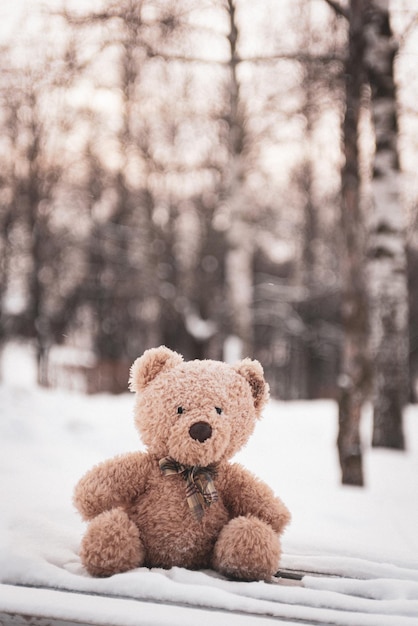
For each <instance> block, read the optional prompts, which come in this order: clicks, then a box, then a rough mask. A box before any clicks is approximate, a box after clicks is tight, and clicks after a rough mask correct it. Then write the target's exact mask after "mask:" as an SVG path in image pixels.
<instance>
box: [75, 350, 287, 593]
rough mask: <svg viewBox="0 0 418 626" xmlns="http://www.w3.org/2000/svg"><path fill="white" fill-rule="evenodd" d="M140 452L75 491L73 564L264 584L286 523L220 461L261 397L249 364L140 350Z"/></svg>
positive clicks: (255, 366)
mask: <svg viewBox="0 0 418 626" xmlns="http://www.w3.org/2000/svg"><path fill="white" fill-rule="evenodd" d="M129 385H130V389H131V390H132V391H134V392H135V393H136V399H135V409H134V417H135V425H136V427H137V429H138V430H139V433H140V436H141V438H142V441H143V443H144V444H145V446H146V451H145V452H139V451H138V452H133V453H127V454H123V455H119V456H117V457H115V458H113V459H110V460H106V461H104V462H102V463H100V464H99V465H96V466H95V467H93V469H91V470H90V471H89V472H87V474H86V475H85V476H84V477H82V478H81V480H80V481H79V482H78V484H77V485H76V488H75V492H74V504H75V506H76V508H77V509H78V511H79V512H80V513H81V516H82V517H83V519H84V520H86V521H88V522H89V525H88V527H87V530H86V533H85V535H84V537H83V539H82V542H81V548H80V558H81V561H82V563H83V565H84V567H85V568H86V570H87V571H88V572H89V573H90V574H91V575H93V576H111V575H113V574H115V573H120V572H124V571H127V570H130V569H133V568H137V567H141V566H143V567H148V568H164V569H169V568H171V567H174V566H177V567H184V568H188V569H213V570H216V571H217V572H219V573H220V574H221V575H224V576H226V577H229V578H233V579H235V580H245V581H254V580H269V579H270V578H271V576H272V575H273V574H274V573H275V572H276V571H277V568H278V564H279V560H280V554H281V547H280V534H281V533H282V531H283V529H284V528H285V526H286V525H287V524H288V522H289V520H290V513H289V511H288V509H287V508H286V506H285V505H284V504H283V502H282V501H281V500H280V499H279V498H278V497H276V496H275V495H274V493H273V491H272V490H271V489H270V487H268V486H267V485H266V484H265V483H263V482H261V481H260V480H259V479H258V478H256V477H255V476H253V475H252V474H251V473H250V472H249V471H247V470H246V469H245V468H244V467H242V466H241V465H239V464H238V463H232V462H231V461H230V460H231V458H232V457H233V456H234V455H235V454H236V453H237V452H238V450H240V449H241V448H242V447H243V446H244V444H245V443H246V442H247V441H248V439H249V437H250V435H251V433H252V432H253V429H254V426H255V424H256V421H257V419H258V418H260V416H261V412H262V409H263V407H264V406H265V404H266V402H267V400H268V397H269V387H268V384H267V382H266V381H265V379H264V374H263V369H262V366H261V365H260V363H259V362H258V361H255V360H251V359H248V358H247V359H244V360H242V361H240V362H239V363H237V364H235V365H229V364H226V363H224V362H221V361H214V360H193V361H184V360H183V357H182V356H181V355H180V354H178V353H177V352H174V351H173V350H171V349H169V348H167V347H165V346H160V347H158V348H151V349H149V350H147V351H145V352H144V354H143V355H142V356H141V357H139V358H138V359H136V361H135V362H134V364H133V365H132V368H131V373H130V381H129Z"/></svg>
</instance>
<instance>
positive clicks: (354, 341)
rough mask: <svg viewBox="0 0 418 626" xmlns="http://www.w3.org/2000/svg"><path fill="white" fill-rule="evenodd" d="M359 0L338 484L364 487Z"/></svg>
mask: <svg viewBox="0 0 418 626" xmlns="http://www.w3.org/2000/svg"><path fill="white" fill-rule="evenodd" d="M363 46H364V43H363V0H351V2H350V24H349V46H348V54H347V59H346V68H345V75H346V93H345V96H346V107H345V116H344V122H343V144H344V146H343V149H344V156H345V164H344V167H343V169H342V172H341V186H342V203H341V216H340V217H341V219H340V224H341V273H342V303H341V317H342V326H343V333H344V334H343V343H342V355H341V371H340V377H339V386H340V397H339V404H338V412H339V432H338V441H337V445H338V453H339V460H340V466H341V472H342V482H343V484H346V485H358V486H362V485H363V467H362V451H361V441H360V428H359V427H360V417H361V409H362V405H363V402H364V398H365V390H366V385H367V379H368V376H367V371H368V367H367V354H366V345H367V340H366V338H367V298H366V290H365V278H364V256H365V255H364V229H363V218H362V212H361V207H360V176H359V149H358V126H359V117H360V110H361V93H362V86H363V72H362V68H363Z"/></svg>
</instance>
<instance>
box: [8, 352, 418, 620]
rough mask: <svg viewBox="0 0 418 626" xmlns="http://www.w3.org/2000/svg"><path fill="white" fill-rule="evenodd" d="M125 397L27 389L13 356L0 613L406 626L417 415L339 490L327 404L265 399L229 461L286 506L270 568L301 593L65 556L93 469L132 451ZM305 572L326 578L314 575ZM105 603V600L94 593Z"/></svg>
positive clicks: (415, 596) (411, 591)
mask: <svg viewBox="0 0 418 626" xmlns="http://www.w3.org/2000/svg"><path fill="white" fill-rule="evenodd" d="M133 401H134V397H133V395H130V394H124V395H123V396H118V397H114V396H108V395H99V396H83V395H81V394H79V393H75V392H71V393H70V392H63V391H59V390H54V391H52V390H43V389H39V388H38V387H37V386H36V384H35V375H34V369H33V365H32V363H31V361H28V359H27V351H25V350H19V349H18V347H17V346H11V347H9V348H8V349H7V350H6V351H5V355H4V359H3V383H2V384H1V385H0V414H1V420H0V442H1V443H0V446H1V455H0V498H1V502H2V508H1V512H0V583H1V584H0V614H1V613H4V612H9V613H21V614H25V615H32V616H35V617H36V616H37V617H42V616H48V617H49V618H55V619H66V620H74V621H79V622H81V623H92V624H115V625H121V626H128V625H130V624H139V623H140V624H150V625H151V624H152V625H155V626H160V625H164V624H170V625H175V624H179V625H180V624H182V625H187V624H189V623H190V624H192V623H193V624H196V623H199V624H201V625H204V624H209V623H210V624H213V623H215V621H217V620H218V621H220V622H221V623H224V622H227V623H228V624H230V625H231V626H234V625H235V624H237V625H241V624H242V625H244V624H250V623H251V624H253V625H257V624H260V626H261V624H265V623H269V622H273V621H274V622H275V623H277V621H278V619H279V618H280V620H281V621H280V623H283V624H286V623H289V624H290V623H295V622H296V623H298V622H304V623H308V624H311V623H333V624H337V625H341V626H368V625H373V626H385V625H389V626H392V625H393V626H402V625H403V624H405V625H409V624H410V625H411V626H412V624H416V623H417V619H418V533H417V530H416V529H417V528H418V409H417V408H416V407H408V409H407V411H406V414H405V430H406V438H407V442H408V450H407V452H406V453H401V452H395V451H387V450H374V449H371V448H370V444H369V442H370V426H371V423H370V411H366V412H365V415H364V417H363V423H362V429H363V440H364V442H365V446H364V447H365V449H364V453H365V455H364V458H365V475H366V479H367V484H366V487H365V488H364V489H359V488H354V487H341V486H340V484H339V470H338V459H337V454H336V446H335V440H336V435H337V413H336V405H335V403H333V402H331V401H316V402H293V403H281V402H277V401H271V402H270V404H269V406H268V407H267V409H266V411H265V416H264V419H263V420H261V421H260V423H259V424H258V425H257V428H256V431H255V433H254V435H253V437H252V438H251V440H250V442H249V443H248V445H247V447H246V448H245V449H244V450H243V451H242V452H241V453H240V454H239V455H238V456H237V460H239V461H240V462H241V463H243V464H244V465H245V466H246V467H248V468H249V469H250V470H251V471H253V472H254V473H255V474H257V475H258V476H260V478H262V479H263V480H265V481H266V482H268V483H269V484H270V485H271V486H272V487H273V488H274V490H275V491H276V493H277V494H278V495H280V496H281V497H282V499H283V500H284V501H285V502H286V504H287V505H288V507H289V508H290V510H291V512H292V515H293V520H292V523H291V525H290V527H289V529H288V530H287V531H286V533H285V536H284V538H283V551H284V553H283V558H282V566H283V567H285V568H300V569H304V570H307V571H309V572H311V575H308V576H305V577H304V579H303V585H299V586H296V585H289V584H284V583H283V582H281V583H280V582H276V583H272V584H269V583H262V582H260V583H241V582H233V581H228V580H225V579H224V578H222V577H221V576H219V575H218V574H216V573H215V572H212V571H199V572H191V571H188V570H184V569H181V568H173V569H171V570H159V569H154V570H147V569H146V568H138V569H137V570H134V571H131V572H127V573H124V574H119V575H116V576H112V577H111V578H107V579H95V578H91V577H90V576H88V574H87V573H86V572H85V571H84V569H83V568H82V566H81V564H80V561H79V557H78V554H77V550H78V546H79V542H80V538H81V536H82V534H83V532H84V528H85V526H84V524H83V522H82V521H81V519H80V517H79V515H78V514H77V512H76V511H75V510H74V508H73V506H72V491H73V488H74V485H75V484H76V482H77V480H78V479H79V478H80V476H81V475H82V474H83V473H84V472H85V471H86V470H87V469H89V468H90V467H91V466H92V465H94V464H95V463H97V462H99V461H101V460H104V459H105V458H108V457H110V456H113V455H115V454H118V453H123V452H127V451H131V450H135V449H138V448H140V447H141V443H140V441H139V437H138V435H137V433H136V431H135V429H134V425H133V420H132V412H133ZM317 572H325V573H326V574H327V575H326V576H325V577H318V576H316V575H315V573H317ZM103 596H107V597H103Z"/></svg>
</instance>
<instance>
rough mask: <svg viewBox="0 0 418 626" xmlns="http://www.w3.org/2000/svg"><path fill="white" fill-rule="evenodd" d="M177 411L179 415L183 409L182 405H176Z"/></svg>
mask: <svg viewBox="0 0 418 626" xmlns="http://www.w3.org/2000/svg"><path fill="white" fill-rule="evenodd" d="M177 413H178V414H179V415H181V414H182V413H184V409H183V407H182V406H178V407H177Z"/></svg>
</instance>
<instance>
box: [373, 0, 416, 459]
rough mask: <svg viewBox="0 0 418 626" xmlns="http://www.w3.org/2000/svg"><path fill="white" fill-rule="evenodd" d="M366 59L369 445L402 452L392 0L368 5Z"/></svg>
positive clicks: (404, 369) (403, 323)
mask: <svg viewBox="0 0 418 626" xmlns="http://www.w3.org/2000/svg"><path fill="white" fill-rule="evenodd" d="M367 7H368V11H367V13H366V19H367V23H366V27H365V42H366V50H365V62H366V69H367V72H368V77H369V81H370V85H371V94H372V95H371V112H372V121H373V125H374V130H375V140H376V148H375V156H374V163H373V174H372V181H371V190H372V199H373V211H372V221H371V229H370V243H369V257H370V262H369V278H370V293H371V301H372V306H371V349H372V356H373V363H374V424H373V440H372V443H373V445H374V446H384V447H389V448H398V449H403V448H404V446H405V442H404V435H403V428H402V411H403V407H404V406H405V404H406V402H407V398H408V380H409V378H408V288H407V271H406V267H407V264H406V241H405V216H404V214H403V211H402V207H401V201H400V191H399V190H400V181H399V178H400V169H399V158H398V150H397V135H398V123H397V105H396V85H395V80H394V60H395V55H396V52H397V47H396V43H395V41H394V38H393V35H392V30H391V27H390V20H389V0H373V1H369V2H368V3H367Z"/></svg>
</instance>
